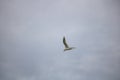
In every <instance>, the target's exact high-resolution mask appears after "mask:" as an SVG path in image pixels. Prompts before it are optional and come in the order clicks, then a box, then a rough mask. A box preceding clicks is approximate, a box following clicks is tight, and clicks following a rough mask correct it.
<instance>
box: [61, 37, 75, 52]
mask: <svg viewBox="0 0 120 80" xmlns="http://www.w3.org/2000/svg"><path fill="white" fill-rule="evenodd" d="M63 44H64V46H65V48H64V51H68V50H72V49H75V47H69V46H68V44H67V43H66V39H65V36H64V37H63Z"/></svg>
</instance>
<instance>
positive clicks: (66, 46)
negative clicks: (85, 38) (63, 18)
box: [63, 37, 69, 48]
mask: <svg viewBox="0 0 120 80" xmlns="http://www.w3.org/2000/svg"><path fill="white" fill-rule="evenodd" d="M63 44H64V45H65V48H69V46H68V44H67V43H66V40H65V37H63Z"/></svg>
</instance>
